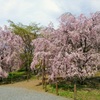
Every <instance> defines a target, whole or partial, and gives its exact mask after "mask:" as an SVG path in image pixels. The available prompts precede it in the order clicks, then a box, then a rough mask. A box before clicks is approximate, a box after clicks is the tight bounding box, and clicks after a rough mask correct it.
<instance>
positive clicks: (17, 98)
mask: <svg viewBox="0 0 100 100" xmlns="http://www.w3.org/2000/svg"><path fill="white" fill-rule="evenodd" d="M0 100H68V99H67V98H63V97H59V96H55V95H52V94H48V93H41V92H37V91H33V90H28V89H24V88H17V87H6V86H0Z"/></svg>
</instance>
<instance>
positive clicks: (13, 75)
mask: <svg viewBox="0 0 100 100" xmlns="http://www.w3.org/2000/svg"><path fill="white" fill-rule="evenodd" d="M23 75H25V72H10V73H9V76H8V78H9V79H10V78H12V79H14V78H19V77H21V76H23Z"/></svg>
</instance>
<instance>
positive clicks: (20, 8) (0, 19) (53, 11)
mask: <svg viewBox="0 0 100 100" xmlns="http://www.w3.org/2000/svg"><path fill="white" fill-rule="evenodd" d="M96 11H100V0H0V26H3V25H5V24H6V25H7V23H8V22H7V20H9V19H10V20H12V21H14V22H16V23H18V22H21V23H23V24H29V23H31V22H37V23H41V25H48V24H49V23H50V22H53V23H54V24H55V26H56V25H57V24H58V23H57V18H58V17H59V16H60V15H61V14H63V13H65V12H71V13H72V14H74V15H79V14H81V13H84V14H89V13H93V12H96Z"/></svg>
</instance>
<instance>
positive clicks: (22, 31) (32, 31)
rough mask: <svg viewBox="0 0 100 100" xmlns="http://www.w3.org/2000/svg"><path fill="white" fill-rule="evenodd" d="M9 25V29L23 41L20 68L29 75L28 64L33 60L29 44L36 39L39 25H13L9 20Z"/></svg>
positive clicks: (31, 48)
mask: <svg viewBox="0 0 100 100" xmlns="http://www.w3.org/2000/svg"><path fill="white" fill-rule="evenodd" d="M8 22H9V23H10V29H11V30H12V31H13V32H14V33H15V34H17V35H19V36H20V37H21V38H22V40H23V47H24V48H23V52H22V53H21V54H20V58H21V60H22V62H23V65H22V67H24V68H25V69H26V71H27V74H29V73H30V64H31V62H32V58H33V50H34V48H33V46H32V45H31V42H32V40H33V39H35V38H37V36H38V35H37V33H38V32H39V30H40V29H41V27H39V24H36V23H31V24H29V25H23V24H22V23H18V24H16V23H14V22H13V21H11V20H8Z"/></svg>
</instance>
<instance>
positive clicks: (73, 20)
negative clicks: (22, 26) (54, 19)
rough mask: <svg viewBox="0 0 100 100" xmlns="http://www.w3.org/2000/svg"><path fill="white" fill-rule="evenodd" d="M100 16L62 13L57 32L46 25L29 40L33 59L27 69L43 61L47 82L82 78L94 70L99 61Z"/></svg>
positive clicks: (93, 72) (95, 14)
mask: <svg viewBox="0 0 100 100" xmlns="http://www.w3.org/2000/svg"><path fill="white" fill-rule="evenodd" d="M99 21H100V13H99V12H97V13H94V14H91V16H90V17H86V16H85V15H83V14H81V15H80V16H78V17H75V16H73V15H72V14H71V13H65V14H63V15H61V16H60V17H59V22H60V25H59V27H58V29H54V28H53V24H52V23H50V24H49V26H48V27H46V28H45V29H43V30H41V35H40V37H39V38H37V39H35V40H33V42H32V44H33V45H34V48H35V49H34V58H33V62H32V63H31V68H32V69H35V68H36V67H35V66H36V65H37V64H39V63H40V61H42V62H44V61H45V66H46V68H47V72H48V73H49V74H48V75H50V77H49V79H51V80H57V77H62V78H63V79H67V78H70V79H76V78H79V79H81V80H82V79H85V78H86V77H91V76H93V75H94V74H95V72H96V71H97V65H98V62H99V60H100V59H98V58H99V57H100V56H99V55H100V54H99V47H100V40H99V39H100V33H99V26H100V24H99Z"/></svg>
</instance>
